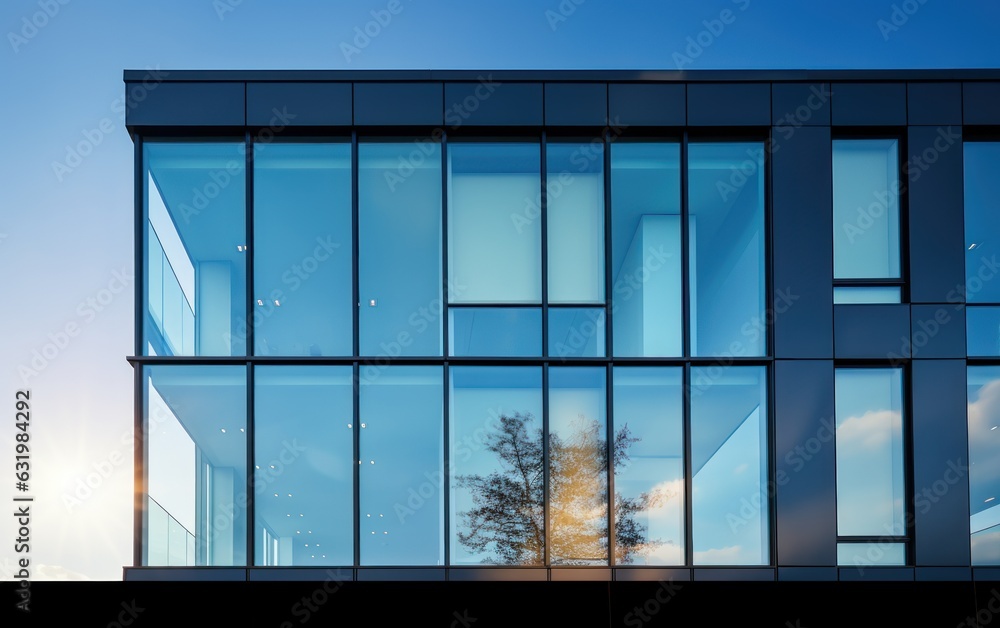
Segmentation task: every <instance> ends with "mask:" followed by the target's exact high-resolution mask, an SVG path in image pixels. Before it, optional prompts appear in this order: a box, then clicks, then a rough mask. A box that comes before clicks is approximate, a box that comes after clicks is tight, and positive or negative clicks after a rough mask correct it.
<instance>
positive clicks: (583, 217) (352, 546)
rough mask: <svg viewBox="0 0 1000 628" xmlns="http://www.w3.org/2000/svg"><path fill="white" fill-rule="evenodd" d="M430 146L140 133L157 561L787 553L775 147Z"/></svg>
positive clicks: (746, 560)
mask: <svg viewBox="0 0 1000 628" xmlns="http://www.w3.org/2000/svg"><path fill="white" fill-rule="evenodd" d="M419 145H420V146H421V147H422V148H421V149H420V150H419V151H415V149H414V146H416V144H415V143H414V142H413V141H412V140H408V139H406V138H389V137H386V138H382V137H375V138H368V139H366V138H364V137H362V138H360V139H353V140H350V141H348V140H338V139H336V138H317V137H308V138H303V139H300V140H294V141H287V142H285V141H283V142H273V143H266V144H261V145H257V146H255V147H254V150H253V155H254V158H253V159H252V160H247V159H245V154H246V152H247V150H246V147H245V146H244V145H243V144H242V143H240V142H222V141H219V142H204V143H202V142H169V141H166V140H163V141H150V142H147V143H146V144H145V147H146V148H145V151H144V168H145V171H146V172H147V173H148V180H149V187H148V189H147V190H146V198H147V202H146V203H145V206H144V207H145V213H144V215H145V216H146V217H147V218H146V227H147V228H146V249H145V250H146V255H145V259H146V262H147V274H146V281H145V285H146V286H147V288H146V298H145V301H144V302H145V308H144V311H143V320H144V327H143V329H144V330H145V331H144V338H145V340H146V342H145V343H144V346H145V348H146V354H147V355H148V356H149V358H148V359H151V360H154V362H155V361H156V360H158V359H161V358H167V357H170V356H192V357H193V358H198V357H200V356H214V357H224V356H228V357H230V358H232V357H234V356H244V357H243V360H242V361H241V362H238V363H233V364H213V365H204V366H202V365H179V364H174V363H159V362H155V363H154V364H153V365H150V366H147V367H145V368H144V370H143V373H144V374H145V375H144V377H145V378H146V379H145V380H144V381H145V382H146V383H145V386H144V391H145V392H144V399H145V401H144V408H145V416H146V420H147V422H148V421H149V420H150V417H151V416H153V413H157V415H160V414H162V415H164V416H170V417H173V418H172V419H171V422H167V424H168V425H174V427H173V428H171V429H170V430H166V431H164V432H163V433H162V434H160V433H158V434H155V435H153V436H151V438H150V453H149V458H148V464H147V467H146V469H145V473H147V474H148V476H149V479H150V482H149V486H150V490H149V494H148V495H147V499H146V508H145V516H144V521H145V523H144V525H145V529H146V530H147V532H146V536H145V537H144V540H143V545H144V548H145V549H144V551H145V552H146V553H147V554H148V558H147V559H144V560H145V564H147V565H174V564H186V565H245V564H248V565H252V566H259V567H309V566H346V567H350V566H357V567H378V566H381V567H436V566H476V565H492V566H500V565H507V566H516V567H534V566H555V567H594V566H602V565H603V566H610V565H617V566H643V565H647V566H648V565H661V566H685V565H688V566H695V565H744V566H745V565H768V564H770V563H771V543H770V540H769V535H770V512H771V508H772V506H771V503H770V498H769V496H768V495H767V492H766V490H765V489H764V487H765V486H766V483H767V474H766V470H767V466H768V460H769V456H770V453H769V446H768V439H767V430H768V416H769V412H768V407H769V401H768V395H767V382H768V379H769V375H768V373H769V369H768V366H767V365H768V363H769V358H768V349H767V347H768V335H767V333H762V332H761V331H760V330H755V332H754V333H752V334H751V333H748V332H747V329H748V326H749V325H750V323H751V322H753V321H759V320H761V319H762V318H763V317H764V314H765V309H766V307H765V303H766V294H767V282H766V280H765V273H764V269H765V266H766V242H767V240H768V238H767V226H766V223H765V206H766V201H765V185H764V180H765V169H766V165H765V163H764V151H763V143H762V142H758V141H745V142H691V143H690V144H686V143H685V142H683V141H680V140H671V141H653V140H642V141H639V140H633V139H630V140H628V141H621V142H616V143H615V144H613V145H611V144H610V140H609V139H608V138H603V139H599V140H597V141H590V140H577V139H572V138H554V139H549V140H548V141H539V140H537V139H536V140H508V139H503V140H490V139H485V140H472V139H458V140H455V141H452V142H450V143H447V145H445V144H444V143H443V142H438V141H435V142H430V143H428V142H423V143H421V144H419ZM415 155H417V156H418V157H415ZM682 155H687V158H686V162H685V161H684V160H683V159H682ZM230 162H232V163H230ZM247 164H250V167H251V175H252V178H250V181H251V184H250V186H249V188H248V186H247V177H246V175H245V170H246V165H247ZM226 167H229V168H230V170H231V172H227V176H228V179H225V178H222V177H221V175H219V174H218V172H219V168H226ZM401 173H402V174H401ZM403 175H405V176H403ZM685 176H686V180H684V181H682V177H685ZM202 179H205V180H207V181H208V182H211V183H212V184H214V185H218V186H219V192H218V193H217V192H216V191H215V189H214V188H210V189H209V191H208V192H203V193H204V194H205V197H206V199H207V200H212V201H213V203H212V204H210V205H206V207H205V209H204V210H197V209H196V210H194V211H189V210H188V209H187V207H188V202H189V199H187V198H186V196H185V195H186V194H188V190H194V192H197V191H199V189H200V188H198V183H199V182H201V180H202ZM223 182H228V183H227V184H226V185H223ZM543 183H544V185H543ZM192 186H194V187H193V188H192ZM682 188H685V189H687V194H686V195H682V194H681V190H682ZM247 189H250V190H252V194H251V195H250V196H249V197H247V196H246V195H245V194H244V190H247ZM223 191H225V192H226V194H222V192H223ZM209 197H212V198H211V199H209ZM216 199H218V200H217V201H216ZM154 200H155V201H156V202H153V201H154ZM216 205H217V207H216ZM192 207H193V206H192ZM209 209H211V210H214V211H209ZM247 217H250V221H249V223H248V222H247ZM199 220H204V221H205V222H199ZM187 221H190V224H188V222H187ZM220 234H223V235H225V237H221V236H220ZM251 236H252V242H250V237H251ZM230 240H231V241H230ZM248 242H249V244H248ZM720 252H722V253H724V254H720ZM223 262H225V263H223ZM248 278H249V281H248ZM246 286H252V293H251V294H250V295H249V296H248V295H247V292H246V290H245V289H244V288H245V287H246ZM220 291H221V293H220ZM223 293H224V294H223ZM185 312H186V314H185ZM248 346H249V347H250V349H249V351H248V349H247V347H248ZM734 355H739V356H740V357H741V358H742V359H749V360H750V362H748V363H746V364H740V365H733V364H730V363H728V362H725V363H724V362H723V359H724V358H725V357H726V356H730V357H731V356H734ZM635 358H643V359H654V360H658V363H655V364H645V365H640V364H630V363H628V362H627V361H628V360H629V359H635ZM263 360H270V361H263ZM274 360H277V361H274ZM404 360H408V361H410V362H404ZM413 360H416V361H415V362H414V361H413ZM617 360H625V362H622V363H617V362H616V361H617ZM753 360H757V362H756V363H754V362H753ZM720 364H721V365H722V366H718V365H720ZM189 398H190V401H189V400H188V399H189ZM237 398H238V400H237ZM202 403H204V404H207V405H204V409H201V410H197V411H196V410H186V408H188V407H189V406H190V407H198V405H199V404H202ZM189 413H190V414H189ZM222 420H224V421H228V422H232V425H229V424H228V423H227V424H226V425H223V424H222V423H220V424H219V425H218V426H215V423H218V422H219V421H222ZM206 425H207V426H214V427H215V428H217V429H216V431H215V432H213V431H212V430H211V429H209V428H208V427H205V426H206ZM169 434H174V435H173V436H168V435H169ZM165 438H166V439H174V440H177V441H178V442H180V441H183V442H185V443H187V444H186V445H184V446H183V448H182V449H181V451H183V450H186V451H188V454H187V457H186V458H181V459H180V460H178V459H177V457H176V456H173V457H171V456H168V455H167V454H165V453H163V452H164V451H166V450H167V449H169V448H170V447H173V444H172V443H171V442H167V441H163V439H165ZM248 442H249V443H250V445H249V449H248V445H247V444H248ZM221 443H228V445H227V446H226V447H225V448H223V447H222V446H221ZM168 460H169V461H170V462H171V463H173V464H181V465H183V466H184V469H185V470H184V473H183V474H177V473H175V472H172V471H170V470H169V469H168V468H167V461H168ZM609 461H611V462H612V464H609ZM248 472H249V475H250V478H251V481H250V484H248V482H247V475H248ZM730 476H733V477H730ZM165 485H169V486H170V487H171V488H164V486H165ZM248 487H252V490H251V491H248ZM240 495H242V499H239V500H238V499H237V498H239V496H240ZM748 496H749V497H748ZM743 498H749V499H751V500H752V501H753V503H754V504H756V506H755V511H754V512H753V513H749V514H747V513H744V514H745V515H746V516H745V517H744V519H745V520H741V522H740V523H739V524H734V523H733V522H732V521H729V520H727V517H726V515H727V514H728V513H729V512H730V511H733V510H734V509H736V510H738V509H740V507H741V499H743ZM213 500H214V501H213ZM234 501H239V502H241V505H242V509H240V508H236V509H229V510H227V509H226V505H227V504H228V503H231V502H234ZM213 509H214V510H213ZM185 513H186V514H185ZM220 517H224V518H225V520H226V521H227V522H228V523H227V524H226V525H225V528H226V530H228V532H226V533H224V534H223V533H220V532H218V531H214V528H212V527H211V525H214V524H206V522H207V521H209V520H211V519H217V520H218V521H222V520H223V519H222V518H220ZM206 525H208V527H206ZM213 534H214V536H213Z"/></svg>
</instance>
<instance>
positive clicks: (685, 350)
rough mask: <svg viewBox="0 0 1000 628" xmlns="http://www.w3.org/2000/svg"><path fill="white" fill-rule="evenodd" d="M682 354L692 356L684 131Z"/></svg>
mask: <svg viewBox="0 0 1000 628" xmlns="http://www.w3.org/2000/svg"><path fill="white" fill-rule="evenodd" d="M680 158H681V164H680V165H681V168H680V177H681V320H682V321H683V323H682V326H681V353H682V355H683V356H684V357H690V356H691V345H692V344H693V343H692V342H691V277H690V276H689V273H690V272H691V263H690V260H689V259H688V251H689V250H690V248H691V247H690V243H689V242H688V236H689V235H690V231H689V229H690V227H689V224H688V223H689V217H688V213H689V199H688V194H689V192H688V133H687V131H684V137H683V139H682V141H681V155H680Z"/></svg>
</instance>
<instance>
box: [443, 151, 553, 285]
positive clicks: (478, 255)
mask: <svg viewBox="0 0 1000 628" xmlns="http://www.w3.org/2000/svg"><path fill="white" fill-rule="evenodd" d="M540 164H541V150H540V147H539V145H538V144H517V143H487V144H479V143H461V142H455V143H452V144H449V146H448V279H449V281H450V282H451V283H450V286H451V288H450V290H451V292H452V294H450V295H449V298H450V299H451V302H452V303H540V302H541V300H542V259H541V258H542V226H541V221H540V220H539V216H540V214H541V208H540V199H541V194H542V190H541V168H540Z"/></svg>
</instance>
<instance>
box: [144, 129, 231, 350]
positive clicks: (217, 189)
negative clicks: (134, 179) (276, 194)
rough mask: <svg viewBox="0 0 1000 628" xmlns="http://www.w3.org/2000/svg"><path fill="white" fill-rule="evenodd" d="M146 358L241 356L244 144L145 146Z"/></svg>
mask: <svg viewBox="0 0 1000 628" xmlns="http://www.w3.org/2000/svg"><path fill="white" fill-rule="evenodd" d="M143 146H144V153H145V155H144V160H145V168H146V176H145V203H144V214H145V221H144V226H145V240H146V247H145V249H146V250H145V260H146V268H145V283H144V285H145V292H146V295H145V296H146V298H145V310H144V316H143V335H144V339H145V342H144V343H143V352H144V354H145V355H213V356H226V355H246V353H247V347H246V340H247V320H246V267H247V263H246V258H247V255H248V254H249V253H248V251H249V247H248V246H247V244H248V242H247V241H246V229H245V222H246V178H245V174H246V158H245V156H244V153H243V150H244V145H243V143H242V142H239V143H237V142H157V141H147V142H145V143H144V145H143Z"/></svg>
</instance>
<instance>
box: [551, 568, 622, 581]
mask: <svg viewBox="0 0 1000 628" xmlns="http://www.w3.org/2000/svg"><path fill="white" fill-rule="evenodd" d="M609 581H611V570H610V569H589V568H588V569H555V568H553V569H552V582H609Z"/></svg>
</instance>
